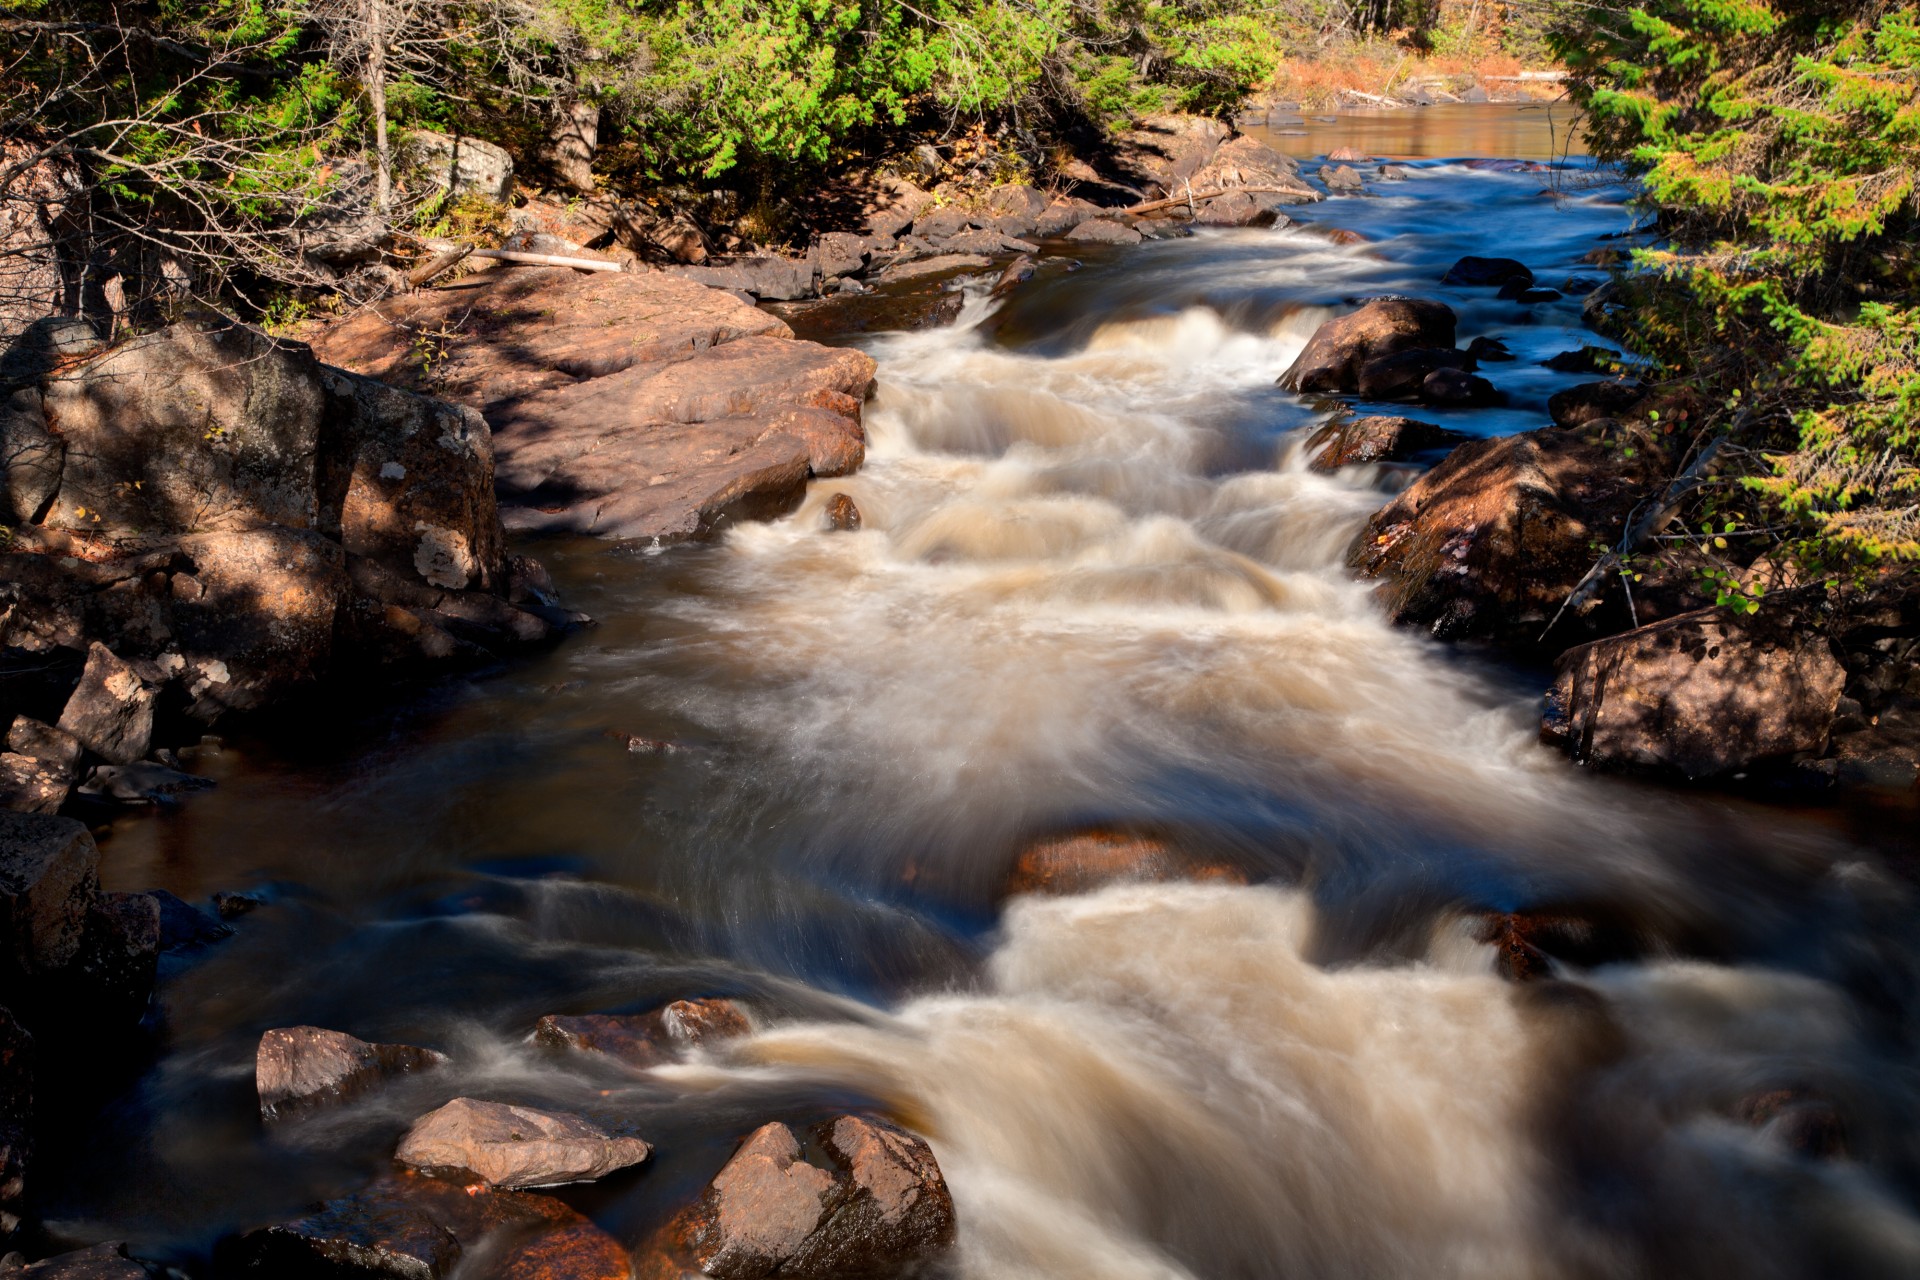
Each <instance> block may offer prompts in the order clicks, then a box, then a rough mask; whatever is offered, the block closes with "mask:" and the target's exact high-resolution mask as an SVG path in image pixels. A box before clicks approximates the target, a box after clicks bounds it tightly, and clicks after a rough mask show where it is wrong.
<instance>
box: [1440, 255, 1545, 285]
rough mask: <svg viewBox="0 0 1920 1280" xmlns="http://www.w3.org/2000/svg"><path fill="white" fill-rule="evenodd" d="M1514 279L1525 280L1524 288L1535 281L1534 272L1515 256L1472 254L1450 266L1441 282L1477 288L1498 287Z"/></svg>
mask: <svg viewBox="0 0 1920 1280" xmlns="http://www.w3.org/2000/svg"><path fill="white" fill-rule="evenodd" d="M1514 280H1519V281H1524V283H1523V284H1522V285H1521V287H1522V288H1526V287H1527V286H1529V285H1531V284H1532V283H1533V272H1532V270H1530V269H1529V268H1528V266H1527V264H1526V263H1524V262H1521V261H1518V260H1517V259H1514V258H1482V257H1478V256H1475V255H1472V254H1469V255H1468V256H1467V257H1464V258H1462V259H1460V260H1459V261H1458V262H1456V263H1454V264H1453V265H1452V266H1451V267H1448V268H1447V274H1445V275H1444V276H1441V277H1440V283H1441V284H1457V285H1466V286H1467V287H1468V288H1476V289H1478V288H1498V287H1500V286H1502V285H1505V284H1507V283H1508V282H1509V281H1514Z"/></svg>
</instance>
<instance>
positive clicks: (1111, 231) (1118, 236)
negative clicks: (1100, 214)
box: [1067, 218, 1141, 244]
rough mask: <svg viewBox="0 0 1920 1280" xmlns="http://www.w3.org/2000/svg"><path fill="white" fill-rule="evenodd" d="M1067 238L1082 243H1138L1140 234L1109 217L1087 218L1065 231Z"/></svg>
mask: <svg viewBox="0 0 1920 1280" xmlns="http://www.w3.org/2000/svg"><path fill="white" fill-rule="evenodd" d="M1067 239H1069V240H1075V241H1079V242H1081V243H1083V244H1139V243H1140V240H1141V235H1140V233H1139V232H1138V231H1135V230H1134V229H1133V228H1132V227H1129V226H1127V225H1126V224H1125V223H1122V222H1115V221H1114V220H1113V219H1111V218H1089V219H1087V220H1086V221H1085V222H1082V223H1081V224H1080V225H1079V226H1077V227H1075V228H1074V229H1073V230H1071V231H1069V232H1067Z"/></svg>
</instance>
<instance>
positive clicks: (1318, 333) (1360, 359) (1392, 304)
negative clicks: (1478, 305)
mask: <svg viewBox="0 0 1920 1280" xmlns="http://www.w3.org/2000/svg"><path fill="white" fill-rule="evenodd" d="M1455 323H1456V322H1455V319H1454V315H1453V309H1452V308H1451V307H1448V306H1446V305H1445V304H1444V303H1439V302H1427V301H1423V300H1420V299H1416V298H1375V299H1373V300H1372V301H1370V302H1368V303H1366V304H1365V305H1364V306H1362V307H1361V308H1360V309H1359V310H1357V311H1352V312H1349V313H1348V314H1346V315H1344V316H1339V317H1336V318H1335V319H1332V320H1329V321H1327V322H1326V323H1325V324H1323V325H1321V326H1320V327H1319V328H1318V329H1316V330H1315V331H1314V334H1313V337H1312V338H1311V339H1309V340H1308V342H1307V345H1306V347H1305V349H1304V350H1302V351H1301V352H1300V355H1299V357H1298V358H1296V359H1295V360H1294V362H1293V364H1292V365H1291V366H1289V367H1288V369H1287V371H1286V372H1285V373H1283V374H1281V375H1280V386H1281V387H1282V388H1284V389H1286V390H1288V391H1304V392H1313V391H1333V392H1353V391H1357V390H1358V389H1359V380H1360V370H1361V368H1362V367H1363V366H1365V365H1366V364H1367V363H1368V362H1370V361H1373V360H1378V359H1380V358H1382V357H1384V356H1391V355H1396V354H1398V353H1400V352H1402V351H1409V350H1413V349H1417V348H1435V347H1438V348H1444V349H1450V348H1452V346H1453V343H1454V327H1455Z"/></svg>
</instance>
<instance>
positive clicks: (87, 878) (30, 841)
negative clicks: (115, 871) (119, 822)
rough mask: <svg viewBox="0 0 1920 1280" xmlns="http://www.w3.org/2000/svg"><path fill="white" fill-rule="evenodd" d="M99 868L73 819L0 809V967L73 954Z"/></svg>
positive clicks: (34, 968)
mask: <svg viewBox="0 0 1920 1280" xmlns="http://www.w3.org/2000/svg"><path fill="white" fill-rule="evenodd" d="M99 869H100V851H99V849H98V848H96V847H95V845H94V843H93V836H92V835H91V834H89V833H88V831H87V829H86V828H85V827H84V826H82V825H81V824H80V823H78V822H75V821H74V820H73V819H71V818H57V817H53V816H51V815H47V814H38V813H13V812H10V811H7V810H0V969H13V970H15V971H17V972H20V973H24V974H34V973H46V972H49V971H51V970H54V969H58V968H60V967H62V966H64V965H66V964H67V963H68V962H69V961H71V960H72V959H73V958H74V957H75V955H77V954H78V953H79V951H80V943H81V938H82V936H83V935H84V934H85V932H86V928H87V908H88V906H89V905H90V904H91V903H92V901H93V898H94V895H95V893H96V892H97V891H98V889H99Z"/></svg>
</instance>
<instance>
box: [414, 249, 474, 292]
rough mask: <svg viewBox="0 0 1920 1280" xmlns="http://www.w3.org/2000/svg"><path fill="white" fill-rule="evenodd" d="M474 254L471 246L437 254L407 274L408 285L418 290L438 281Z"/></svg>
mask: <svg viewBox="0 0 1920 1280" xmlns="http://www.w3.org/2000/svg"><path fill="white" fill-rule="evenodd" d="M472 253H473V246H472V245H470V244H463V245H458V246H456V247H454V248H452V249H448V250H446V251H445V252H442V253H436V254H434V255H433V256H432V257H431V258H429V259H427V260H426V261H425V262H423V263H421V264H420V265H419V266H417V267H415V268H414V269H413V270H411V271H409V272H407V285H408V286H409V287H410V288H414V289H418V288H419V287H420V286H421V285H424V284H426V283H427V282H428V281H430V280H435V279H438V278H439V277H440V276H443V275H445V274H446V273H447V272H449V271H451V270H453V269H454V268H455V267H457V266H459V265H460V264H461V263H463V262H465V261H466V260H467V258H468V257H469V256H470V255H471V254H472Z"/></svg>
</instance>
